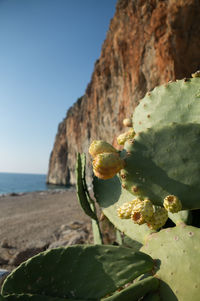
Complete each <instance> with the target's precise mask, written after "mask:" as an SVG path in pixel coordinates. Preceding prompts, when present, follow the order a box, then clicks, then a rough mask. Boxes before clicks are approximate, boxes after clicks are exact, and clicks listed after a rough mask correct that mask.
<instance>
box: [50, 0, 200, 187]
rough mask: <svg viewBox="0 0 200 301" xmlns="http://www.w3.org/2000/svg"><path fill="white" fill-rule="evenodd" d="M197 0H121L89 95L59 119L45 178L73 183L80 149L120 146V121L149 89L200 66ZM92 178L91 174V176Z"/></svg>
mask: <svg viewBox="0 0 200 301" xmlns="http://www.w3.org/2000/svg"><path fill="white" fill-rule="evenodd" d="M199 15H200V2H199V1H198V0H164V1H163V0H120V1H118V2H117V5H116V12H115V15H114V17H113V19H112V20H111V23H110V27H109V30H108V32H107V36H106V39H105V41H104V43H103V46H102V51H101V55H100V58H99V60H97V61H96V63H95V66H94V72H93V74H92V78H91V82H90V83H89V85H88V87H87V89H86V92H85V95H84V96H83V97H81V98H79V99H78V100H77V102H76V103H75V104H74V105H73V106H72V107H71V108H70V109H69V110H68V112H67V116H66V118H65V119H64V120H63V121H62V122H61V123H60V125H59V127H58V132H57V135H56V138H55V143H54V147H53V150H52V153H51V156H50V160H49V171H48V176H47V182H48V183H52V184H59V185H60V184H62V185H66V184H74V183H75V163H76V153H77V152H85V153H86V154H88V148H89V145H90V143H91V141H92V140H94V139H103V140H106V141H107V142H109V143H111V144H113V145H115V146H116V137H117V136H118V134H119V133H121V132H122V120H123V119H124V118H125V117H130V116H131V114H132V112H133V110H134V108H135V107H136V106H137V104H138V103H139V100H140V99H141V98H142V97H143V96H144V95H145V93H146V92H147V91H150V90H152V89H153V88H154V87H155V86H157V85H160V84H163V83H165V82H167V81H169V80H174V79H180V78H184V77H190V75H191V73H192V72H195V71H196V70H197V69H199V68H200V51H199V49H200V38H199V37H200V22H199ZM88 180H90V176H88Z"/></svg>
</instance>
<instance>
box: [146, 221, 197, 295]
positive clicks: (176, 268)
mask: <svg viewBox="0 0 200 301" xmlns="http://www.w3.org/2000/svg"><path fill="white" fill-rule="evenodd" d="M141 251H142V252H145V253H147V254H149V255H150V256H152V258H154V259H155V260H156V259H157V271H155V273H156V277H158V278H159V279H161V280H162V281H161V282H160V296H161V300H163V301H169V300H170V301H177V300H179V301H189V300H191V301H199V300H200V297H199V296H200V295H199V292H200V277H199V271H200V263H199V258H200V229H198V228H195V227H192V226H185V225H179V226H177V227H174V228H168V229H164V230H161V231H160V232H158V233H154V234H152V235H150V236H149V238H148V240H147V242H146V244H145V246H144V247H142V249H141Z"/></svg>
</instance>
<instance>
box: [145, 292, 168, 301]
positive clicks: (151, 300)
mask: <svg viewBox="0 0 200 301" xmlns="http://www.w3.org/2000/svg"><path fill="white" fill-rule="evenodd" d="M142 301H161V298H160V295H159V293H154V292H153V293H149V294H148V295H146V296H145V297H144V298H143V299H142ZM169 301H170V300H169Z"/></svg>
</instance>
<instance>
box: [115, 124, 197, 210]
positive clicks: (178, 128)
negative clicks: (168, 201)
mask: <svg viewBox="0 0 200 301" xmlns="http://www.w3.org/2000/svg"><path fill="white" fill-rule="evenodd" d="M125 149H126V151H127V158H126V159H125V168H124V169H122V170H121V171H120V175H121V182H122V186H123V187H124V188H126V189H127V190H128V191H129V192H131V193H133V194H134V195H136V194H137V195H138V196H140V197H144V198H145V197H147V198H149V199H150V200H151V202H152V203H153V204H154V205H159V206H162V205H163V200H164V198H165V197H166V196H167V195H171V194H172V195H176V196H177V197H178V198H179V199H180V200H181V203H182V208H183V209H198V208H200V197H199V196H200V165H199V164H198V162H200V124H171V125H168V126H165V127H161V128H154V129H148V130H146V131H145V132H143V133H140V134H138V135H137V137H136V138H135V141H134V143H133V144H132V142H131V143H129V142H126V144H125Z"/></svg>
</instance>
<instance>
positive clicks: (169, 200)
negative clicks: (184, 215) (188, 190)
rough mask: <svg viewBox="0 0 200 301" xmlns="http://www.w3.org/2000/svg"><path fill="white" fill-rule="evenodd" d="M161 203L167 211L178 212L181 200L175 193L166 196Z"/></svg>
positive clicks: (180, 207)
mask: <svg viewBox="0 0 200 301" xmlns="http://www.w3.org/2000/svg"><path fill="white" fill-rule="evenodd" d="M163 205H164V207H165V209H166V210H167V211H169V212H172V213H176V212H179V211H181V209H182V204H181V201H180V200H179V199H178V198H177V196H175V195H168V196H166V198H165V199H164V203H163Z"/></svg>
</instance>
